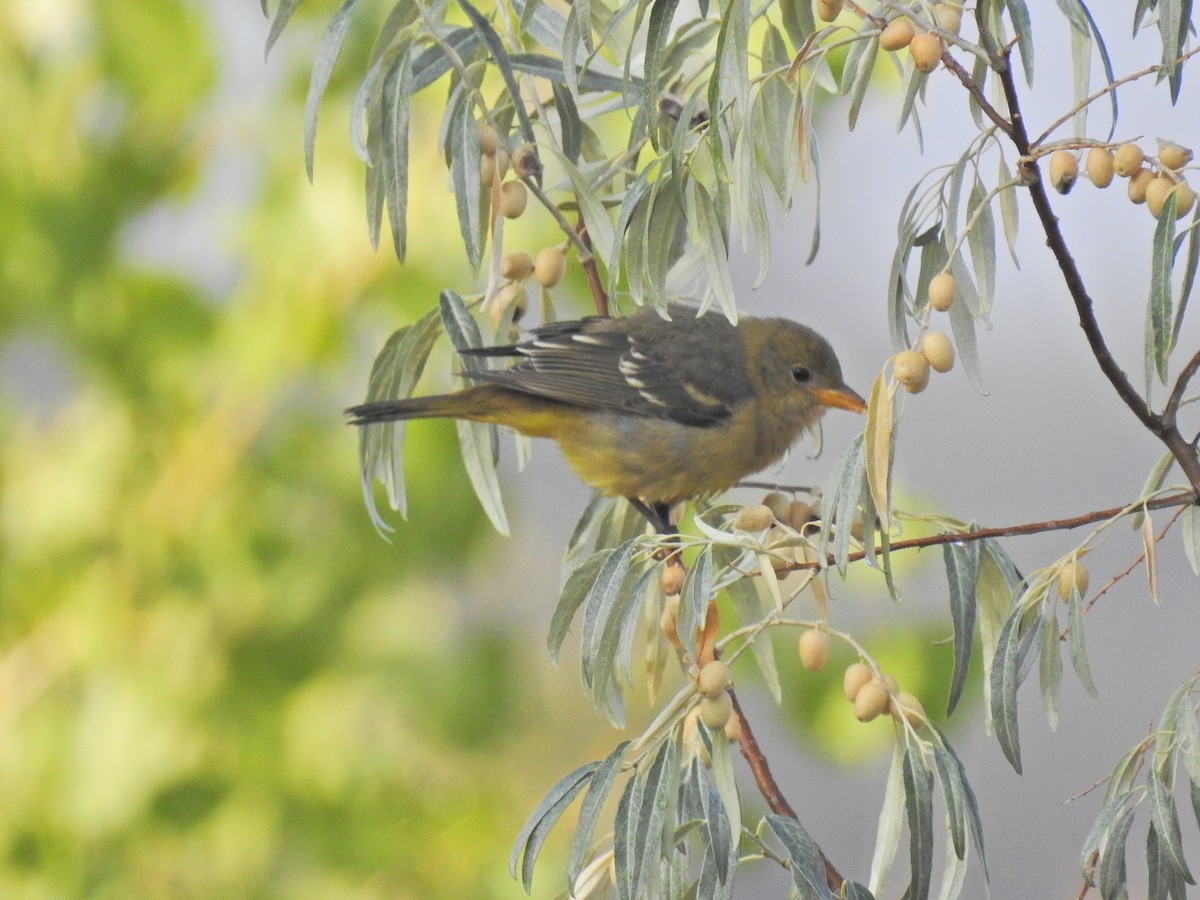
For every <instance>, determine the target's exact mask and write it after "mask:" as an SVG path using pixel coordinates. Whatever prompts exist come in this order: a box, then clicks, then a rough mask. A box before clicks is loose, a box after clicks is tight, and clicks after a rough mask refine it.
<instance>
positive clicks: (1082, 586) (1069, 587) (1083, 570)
mask: <svg viewBox="0 0 1200 900" xmlns="http://www.w3.org/2000/svg"><path fill="white" fill-rule="evenodd" d="M1087 589H1088V570H1087V566H1085V565H1084V564H1083V563H1081V562H1080V561H1079V560H1077V559H1076V560H1072V561H1071V562H1069V563H1067V564H1066V565H1065V566H1063V567H1062V568H1061V569H1059V570H1058V596H1060V597H1062V598H1063V599H1064V600H1070V599H1071V593H1072V592H1073V591H1078V592H1079V596H1081V597H1082V596H1083V595H1084V594H1086V593H1087Z"/></svg>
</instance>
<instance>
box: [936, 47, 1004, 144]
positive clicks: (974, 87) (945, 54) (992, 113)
mask: <svg viewBox="0 0 1200 900" xmlns="http://www.w3.org/2000/svg"><path fill="white" fill-rule="evenodd" d="M942 65H944V66H945V67H946V68H947V69H949V70H950V71H951V72H953V73H954V74H955V75H956V76H957V77H958V80H959V81H960V82H962V86H963V87H965V88H966V89H967V92H968V93H969V94H970V95H971V96H972V97H973V98H974V99H975V102H976V103H977V104H978V105H979V108H980V109H981V110H983V114H984V115H985V116H987V117H988V118H989V119H991V120H992V121H993V122H994V123H995V125H996V127H997V128H999V129H1000V130H1001V131H1003V132H1004V133H1005V134H1007V135H1008V136H1009V137H1012V133H1013V124H1012V122H1010V121H1009V120H1008V119H1006V118H1004V116H1002V115H1001V114H1000V110H998V109H996V107H994V106H993V105H992V103H991V101H990V100H988V98H987V97H985V96H984V94H983V90H982V88H980V87H979V85H978V84H976V83H975V79H974V78H972V77H971V73H970V72H968V71H967V70H966V69H964V68H963V67H962V64H961V63H960V62H959V61H958V60H957V59H955V58H954V57H953V56H951V55H950V51H949V50H944V51H942Z"/></svg>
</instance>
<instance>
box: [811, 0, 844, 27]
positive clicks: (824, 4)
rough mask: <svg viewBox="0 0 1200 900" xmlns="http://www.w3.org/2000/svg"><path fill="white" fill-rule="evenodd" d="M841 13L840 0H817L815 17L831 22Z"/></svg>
mask: <svg viewBox="0 0 1200 900" xmlns="http://www.w3.org/2000/svg"><path fill="white" fill-rule="evenodd" d="M841 14H842V0H817V18H818V19H820V20H821V21H822V22H832V21H833V20H834V19H836V18H837V17H838V16H840V15H841Z"/></svg>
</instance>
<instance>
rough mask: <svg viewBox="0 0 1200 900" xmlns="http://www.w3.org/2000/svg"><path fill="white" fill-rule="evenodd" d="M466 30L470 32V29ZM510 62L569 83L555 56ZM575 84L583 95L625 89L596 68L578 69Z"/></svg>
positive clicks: (519, 56) (525, 56)
mask: <svg viewBox="0 0 1200 900" xmlns="http://www.w3.org/2000/svg"><path fill="white" fill-rule="evenodd" d="M555 15H557V13H555ZM464 30H466V31H470V29H464ZM508 62H509V64H510V65H511V66H512V67H513V69H514V70H515V71H517V72H524V73H525V74H527V75H536V76H537V77H539V78H545V79H546V80H547V81H550V82H553V83H555V84H562V85H567V83H568V82H567V80H566V76H565V74H564V72H563V67H562V62H561V61H560V60H558V59H555V58H554V57H553V56H546V55H545V54H542V53H512V54H510V55H509V57H508ZM593 65H594V64H593ZM575 83H576V87H577V89H578V90H579V91H581V92H583V93H611V92H618V93H619V92H620V91H621V90H622V88H623V87H624V84H623V82H622V81H621V79H620V78H618V77H616V76H615V75H608V74H605V73H603V72H597V71H595V68H589V69H578V68H577V69H576V71H575ZM641 84H642V80H641V79H640V78H634V79H632V80H631V86H632V87H633V88H640V87H641Z"/></svg>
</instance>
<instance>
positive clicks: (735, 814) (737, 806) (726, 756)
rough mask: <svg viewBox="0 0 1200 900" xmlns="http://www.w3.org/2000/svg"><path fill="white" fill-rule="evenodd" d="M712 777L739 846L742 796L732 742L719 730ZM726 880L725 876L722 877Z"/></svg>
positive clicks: (732, 837)
mask: <svg viewBox="0 0 1200 900" xmlns="http://www.w3.org/2000/svg"><path fill="white" fill-rule="evenodd" d="M712 738H713V740H712V750H711V751H710V755H711V757H712V769H711V772H712V779H713V784H714V785H715V786H716V789H717V796H719V797H720V798H721V805H722V806H723V807H724V808H725V815H726V817H727V820H728V822H729V840H730V842H731V845H732V846H733V847H735V848H736V847H737V845H738V842H739V840H740V839H741V834H742V798H741V796H740V795H739V794H738V786H737V779H736V778H735V777H734V774H733V754H732V753H731V752H730V742H729V741H728V740H726V739H725V735H723V734H721V733H720V732H719V731H718V732H717V733H715V734H713V736H712ZM722 880H724V878H723V879H722Z"/></svg>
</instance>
